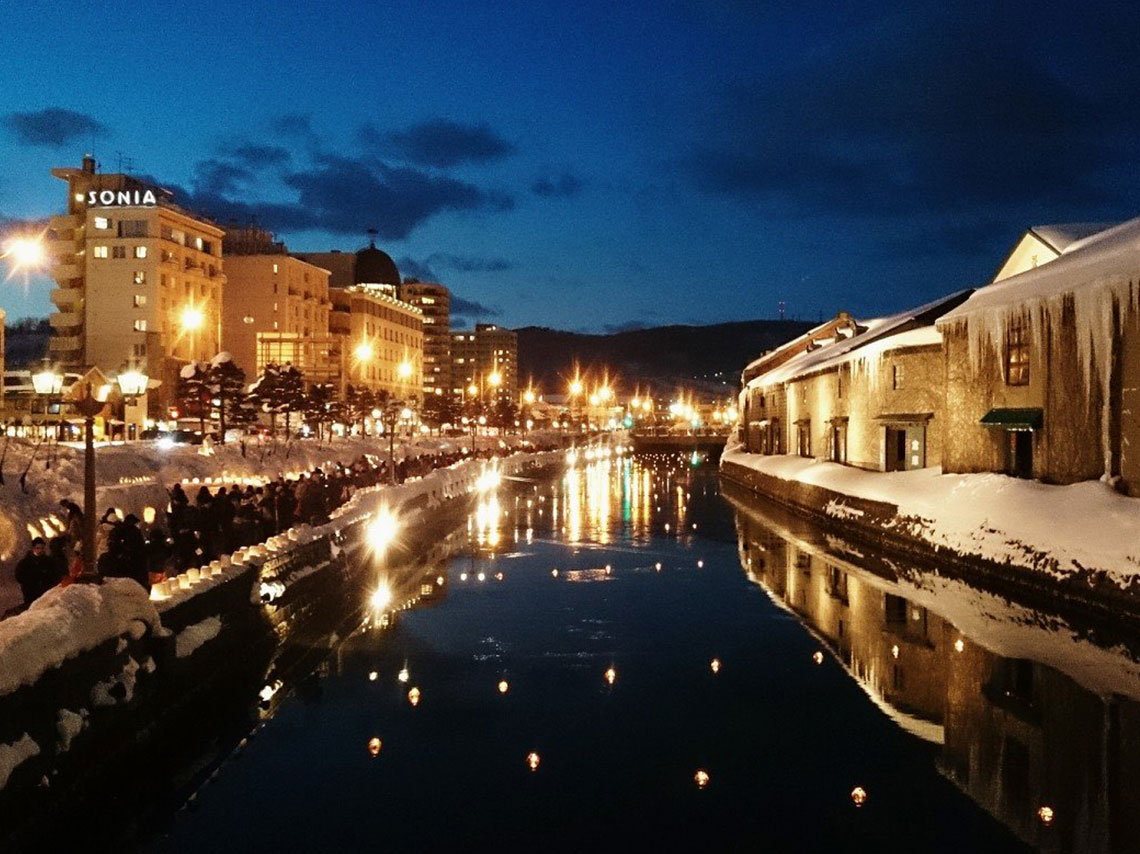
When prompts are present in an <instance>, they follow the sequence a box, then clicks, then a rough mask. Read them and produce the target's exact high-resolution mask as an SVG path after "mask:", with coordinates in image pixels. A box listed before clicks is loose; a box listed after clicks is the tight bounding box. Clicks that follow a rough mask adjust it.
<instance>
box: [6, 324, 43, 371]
mask: <svg viewBox="0 0 1140 854" xmlns="http://www.w3.org/2000/svg"><path fill="white" fill-rule="evenodd" d="M50 336H51V327H50V326H49V325H48V321H47V318H46V317H42V318H41V317H25V318H24V319H23V320H17V321H16V322H15V323H11V324H8V325H7V326H6V327H5V329H4V367H5V368H6V369H7V370H13V369H15V368H26V367H29V366H33V365H39V363H40V362H41V361H42V360H43V359H44V357H45V356H47V352H48V338H49V337H50Z"/></svg>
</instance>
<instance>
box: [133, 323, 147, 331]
mask: <svg viewBox="0 0 1140 854" xmlns="http://www.w3.org/2000/svg"><path fill="white" fill-rule="evenodd" d="M135 332H146V321H145V320H136V321H135Z"/></svg>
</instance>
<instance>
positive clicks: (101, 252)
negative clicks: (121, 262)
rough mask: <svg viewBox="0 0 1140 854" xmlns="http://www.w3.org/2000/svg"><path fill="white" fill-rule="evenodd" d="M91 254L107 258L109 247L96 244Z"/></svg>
mask: <svg viewBox="0 0 1140 854" xmlns="http://www.w3.org/2000/svg"><path fill="white" fill-rule="evenodd" d="M91 255H92V256H93V257H95V258H106V257H107V247H106V246H94V247H92V249H91Z"/></svg>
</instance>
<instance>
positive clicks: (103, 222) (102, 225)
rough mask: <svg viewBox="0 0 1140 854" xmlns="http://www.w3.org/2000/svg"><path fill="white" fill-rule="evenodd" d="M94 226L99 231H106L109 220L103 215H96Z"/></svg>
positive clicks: (108, 226)
mask: <svg viewBox="0 0 1140 854" xmlns="http://www.w3.org/2000/svg"><path fill="white" fill-rule="evenodd" d="M95 227H96V228H98V229H99V230H100V231H106V230H107V229H108V228H110V227H111V220H109V219H107V217H105V216H97V217H95Z"/></svg>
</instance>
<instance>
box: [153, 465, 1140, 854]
mask: <svg viewBox="0 0 1140 854" xmlns="http://www.w3.org/2000/svg"><path fill="white" fill-rule="evenodd" d="M383 574H384V567H383V566H380V565H378V566H377V569H376V575H375V578H376V584H379V583H380V579H381V578H382V576H383ZM425 579H426V580H425V585H426V586H425V587H423V588H422V592H423V593H424V594H425V595H423V596H422V598H418V599H417V600H416V601H415V603H414V604H412V605H411V607H408V608H407V609H405V610H398V611H396V612H395V613H394V614H392V615H390V616H388V617H386V618H384V617H380V616H379V615H377V614H371V615H367V614H366V616H365V619H364V620H363V621H362V623H361V625H360V626H359V628H358V629H357V630H356V631H355V632H354V633H352V634H351V635H350V636H348V637H346V638H344V639H343V640H342V641H340V642H334V643H333V644H332V645H331V647H330V650H329V652H328V655H327V656H326V657H325V658H324V660H323V662H322V663H321V664H320V665H319V667H318V668H317V670H316V671H315V672H314V673H312V674H310V675H309V676H307V677H305V678H304V679H300V680H298V681H297V682H296V684H294V685H284V686H267V690H268V692H269V693H270V694H273V698H272V703H264V702H263V703H262V707H263V718H264V719H263V720H262V721H261V723H260V724H259V725H258V726H257V728H256V730H255V732H254V734H253V736H254V737H251V738H249V739H248V741H246V742H243V745H242V747H241V749H239V750H237V751H235V752H234V753H233V754H232V755H230V756H229V757H227V758H226V759H225V760H224V761H222V762H220V763H218V764H216V766H215V767H212V768H207V769H204V770H203V772H202V773H201V774H199V775H198V777H197V778H196V779H198V780H199V781H200V782H199V783H196V784H195V786H194V787H193V789H192V791H189V792H188V793H187V795H188V797H187V798H186V800H185V803H183V804H182V806H181V808H179V809H177V810H172V811H171V813H170V814H169V815H167V816H165V817H162V818H161V820H160V821H158V822H157V825H156V826H154V827H152V828H151V830H150V831H149V832H148V833H146V834H144V838H142V839H140V840H139V844H140V845H142V846H143V847H144V848H145V849H146V850H150V851H156V852H167V851H170V852H173V851H214V852H228V851H235V852H236V851H241V852H249V851H283V852H291V851H321V850H328V851H341V852H346V851H372V850H382V849H383V850H393V851H414V850H439V849H468V850H470V849H484V848H492V847H493V848H496V849H500V850H502V849H507V850H512V849H522V848H526V849H530V850H579V849H583V848H590V849H595V850H597V849H600V850H614V849H625V850H634V849H636V850H681V849H683V848H689V849H690V850H724V849H732V850H750V851H751V850H766V851H861V852H862V851H867V852H895V851H898V852H914V851H923V852H931V851H947V852H950V851H953V852H962V851H971V852H973V851H1018V850H1034V849H1039V850H1045V851H1085V850H1098V851H1099V850H1106V851H1107V850H1137V849H1136V846H1135V845H1131V846H1130V844H1129V843H1130V842H1134V841H1135V840H1137V839H1140V837H1138V836H1135V835H1130V834H1132V833H1133V828H1134V824H1135V821H1134V819H1133V818H1132V816H1131V815H1129V814H1128V812H1129V811H1128V809H1127V808H1126V805H1127V804H1128V803H1129V799H1128V793H1129V791H1135V787H1136V786H1137V783H1135V782H1133V780H1134V779H1135V780H1137V781H1140V774H1137V775H1132V774H1131V771H1132V770H1133V768H1132V767H1129V766H1128V764H1127V759H1128V757H1133V759H1134V758H1135V756H1136V754H1137V744H1140V713H1137V714H1135V715H1133V709H1134V705H1133V702H1132V701H1131V700H1129V699H1127V697H1126V695H1127V693H1128V691H1129V690H1131V691H1132V693H1136V689H1135V684H1136V682H1137V680H1136V673H1137V671H1138V668H1137V667H1136V665H1135V659H1134V657H1133V656H1132V655H1131V654H1130V653H1128V652H1127V650H1126V649H1124V648H1123V647H1122V643H1123V642H1122V641H1121V640H1120V639H1118V638H1113V639H1108V640H1101V641H1100V643H1099V645H1098V643H1096V642H1094V641H1096V640H1098V639H1097V638H1095V637H1094V635H1095V633H1094V632H1093V631H1092V630H1091V629H1081V628H1080V627H1074V626H1072V625H1070V624H1069V623H1068V622H1066V621H1065V620H1064V618H1062V617H1060V616H1057V615H1049V616H1044V615H1040V614H1036V613H1031V612H1028V611H1025V610H1022V609H1019V608H1018V607H1017V606H1016V605H1013V604H1011V603H1008V602H1004V601H1002V600H1000V599H999V598H997V597H993V596H990V595H989V594H986V593H984V592H983V591H976V590H972V589H970V588H967V587H965V586H964V585H962V584H960V583H958V582H955V581H953V580H952V579H946V578H942V577H941V576H938V575H937V573H934V572H931V571H927V570H921V571H920V570H917V569H913V568H910V569H908V568H904V567H899V566H898V565H895V564H892V563H891V562H890V561H886V560H884V559H882V558H881V557H875V556H870V557H868V556H867V555H866V554H864V553H861V551H860V550H859V549H858V548H857V547H855V546H852V545H850V544H847V543H844V542H843V541H842V540H841V539H837V538H836V537H835V536H831V535H828V534H826V533H823V532H820V531H818V530H813V529H811V528H810V527H807V526H805V525H803V524H802V523H797V522H796V521H794V520H791V519H789V518H788V517H786V516H783V515H782V514H780V513H779V511H777V510H775V509H773V508H764V507H762V506H761V505H760V504H759V502H757V501H756V500H755V499H754V498H751V497H748V496H741V495H730V496H728V497H726V496H725V495H722V487H721V486H720V484H719V483H718V479H717V476H716V471H715V468H713V467H711V466H709V465H708V464H707V463H703V462H701V461H699V460H691V459H688V458H683V457H660V458H638V459H630V458H618V457H612V458H609V459H605V460H598V461H592V462H585V461H583V462H581V463H579V465H578V467H577V468H575V469H574V470H573V471H572V472H571V473H569V474H568V475H567V476H566V477H565V478H563V479H561V480H559V481H558V482H555V483H535V484H529V483H514V484H507V485H505V486H504V488H503V489H502V494H501V495H500V496H498V497H489V498H487V499H485V500H484V501H483V502H482V503H481V505H480V507H479V508H478V510H476V511H475V512H473V513H472V514H471V516H470V518H469V519H468V521H467V529H466V536H465V537H463V538H462V539H461V543H460V545H459V546H458V547H457V549H456V551H455V552H454V553H453V554H452V556H451V557H450V558H447V559H445V560H444V561H442V562H441V563H440V564H439V565H438V566H433V567H429V568H428V570H427V571H426V572H425ZM441 581H442V583H440V582H441ZM372 592H373V591H372V590H369V589H362V590H361V591H360V600H361V602H366V601H368V600H369V598H370V596H371V594H372ZM1033 651H1039V652H1043V655H1044V659H1045V660H1044V661H1038V660H1034V659H1033V657H1032V655H1031V653H1032V652H1033ZM1130 679H1131V680H1132V681H1131V683H1129V681H1128V680H1130ZM274 692H276V693H275V694H274ZM413 699H415V700H416V702H414V703H413V702H412V700H413ZM254 701H255V702H256V699H255V700H254ZM1133 721H1135V722H1136V724H1137V725H1136V726H1131V724H1132V723H1133ZM1130 737H1131V738H1133V739H1134V740H1133V741H1129V738H1130ZM1133 765H1134V766H1136V767H1140V763H1136V762H1133ZM1133 803H1135V801H1133ZM1043 809H1047V810H1050V811H1051V812H1043V811H1042V810H1043Z"/></svg>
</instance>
